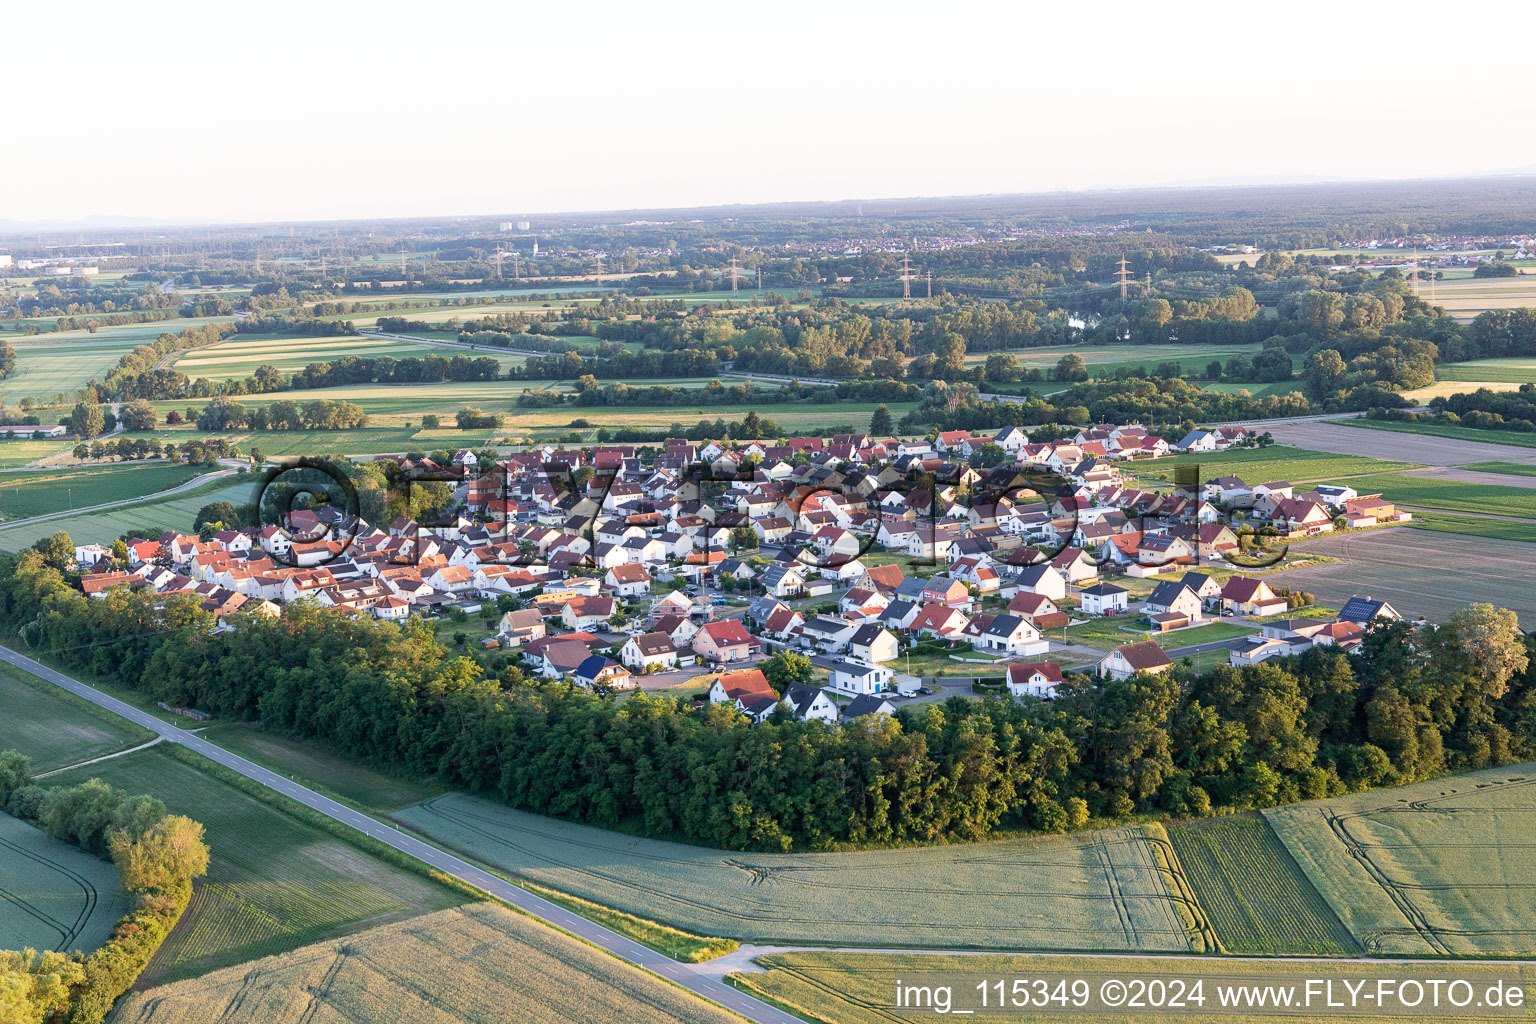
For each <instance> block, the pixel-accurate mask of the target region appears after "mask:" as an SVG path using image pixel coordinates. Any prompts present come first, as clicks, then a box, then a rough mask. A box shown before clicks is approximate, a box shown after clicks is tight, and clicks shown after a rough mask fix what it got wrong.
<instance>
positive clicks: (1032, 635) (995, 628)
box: [973, 615, 1051, 657]
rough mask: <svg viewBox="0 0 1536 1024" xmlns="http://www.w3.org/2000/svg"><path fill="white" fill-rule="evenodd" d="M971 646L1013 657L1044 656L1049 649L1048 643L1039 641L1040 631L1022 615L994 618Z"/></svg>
mask: <svg viewBox="0 0 1536 1024" xmlns="http://www.w3.org/2000/svg"><path fill="white" fill-rule="evenodd" d="M973 646H975V647H978V648H980V649H982V650H986V651H998V652H1000V653H1003V654H1007V655H1011V656H1015V657H1018V656H1023V657H1028V656H1029V655H1032V654H1044V653H1045V652H1046V651H1048V650H1050V649H1051V645H1050V643H1049V641H1046V640H1043V639H1041V637H1040V630H1038V629H1036V628H1035V625H1034V623H1032V622H1030V621H1029V620H1028V619H1026V618H1024V617H1023V616H1022V615H998V616H995V617H994V618H993V619H992V621H991V622H990V623H989V624H988V625H987V628H986V629H984V630H982V632H981V635H980V636H979V637H977V638H976V640H975V642H974V643H973Z"/></svg>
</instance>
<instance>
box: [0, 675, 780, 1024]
mask: <svg viewBox="0 0 1536 1024" xmlns="http://www.w3.org/2000/svg"><path fill="white" fill-rule="evenodd" d="M0 661H4V662H6V663H7V664H10V665H14V666H16V667H17V668H20V669H22V670H24V671H27V672H30V673H32V674H33V675H35V676H38V677H40V678H42V679H45V680H47V681H48V682H50V683H53V684H54V685H56V686H60V687H62V688H63V689H65V690H68V691H69V692H70V693H73V694H75V695H77V696H80V697H83V698H85V699H86V700H88V701H90V702H91V703H93V704H96V705H98V706H99V707H103V708H106V709H107V710H108V711H111V712H112V713H113V714H116V715H121V716H122V717H123V718H126V719H128V720H129V721H131V722H134V723H136V724H138V725H141V726H143V727H144V728H146V729H150V730H152V731H153V732H155V733H156V734H158V735H160V736H162V737H164V738H165V740H166V741H167V742H170V743H179V744H181V745H182V746H184V747H186V748H187V749H188V750H194V751H196V752H197V753H199V754H202V755H203V756H204V757H206V758H208V759H209V760H211V761H216V762H218V763H219V764H221V765H223V766H224V767H226V768H229V769H231V770H233V771H237V772H239V773H240V774H241V775H244V776H245V777H246V778H248V779H251V780H253V781H255V782H258V783H260V784H261V785H263V786H266V787H267V788H268V789H271V790H275V791H277V792H279V793H282V794H283V795H284V796H286V797H288V798H289V799H291V800H296V801H298V802H299V803H301V804H303V805H304V806H306V807H309V808H311V809H313V810H316V811H319V812H320V813H321V814H324V815H325V816H326V817H328V818H332V819H334V820H335V821H339V822H341V823H342V824H343V825H347V826H348V827H350V828H354V829H356V830H357V831H359V832H362V833H364V834H366V835H368V836H371V837H372V838H374V839H376V840H378V841H379V842H381V843H385V844H387V845H389V846H392V847H394V848H395V849H396V850H399V851H400V852H401V853H405V854H407V855H409V856H411V857H415V858H416V859H417V860H419V861H421V862H422V863H424V864H427V865H429V866H430V867H432V868H433V869H435V870H437V871H441V872H443V873H444V874H447V875H452V876H453V877H454V878H457V879H459V880H460V881H463V882H467V883H468V884H470V885H472V886H474V887H476V888H477V889H481V890H483V891H485V892H487V893H490V894H491V895H492V896H494V897H496V898H497V899H500V900H503V901H505V902H507V903H510V904H512V905H513V906H515V907H517V908H518V909H520V910H525V911H527V912H528V913H530V914H532V915H533V916H535V917H537V918H539V919H540V920H543V921H545V922H546V923H548V924H552V925H555V926H556V927H558V928H562V929H564V930H565V931H567V932H570V933H571V934H572V935H575V936H577V937H578V938H581V939H584V940H586V941H587V942H590V943H592V944H593V945H595V946H599V947H601V948H603V949H605V950H607V951H608V952H610V953H612V954H614V955H615V956H617V957H619V958H620V959H621V960H627V961H629V962H630V963H632V964H635V965H636V966H639V967H642V968H644V969H645V970H648V971H650V972H652V973H653V974H657V975H660V976H661V977H663V978H665V979H667V980H668V981H671V982H674V983H676V984H678V985H681V986H682V987H683V988H685V989H688V990H689V991H690V992H693V993H694V994H695V995H698V996H702V997H703V998H705V999H708V1000H709V1001H711V1002H714V1003H718V1004H720V1005H721V1006H723V1007H725V1008H727V1009H729V1010H732V1011H734V1012H736V1013H739V1014H741V1015H742V1016H743V1017H746V1018H747V1019H748V1020H753V1021H759V1022H761V1024H804V1022H803V1021H801V1020H800V1019H799V1018H798V1017H793V1016H791V1015H790V1014H787V1013H785V1012H784V1011H782V1010H779V1009H776V1008H775V1007H772V1006H769V1005H768V1004H767V1003H765V1002H762V1001H761V1000H758V999H754V998H752V997H751V996H749V995H747V994H746V993H744V992H739V991H737V990H736V989H734V988H731V987H730V986H729V985H727V984H725V982H724V981H723V980H722V979H723V977H724V973H725V972H724V970H723V969H722V968H720V967H718V966H715V967H712V966H710V965H709V964H707V963H706V964H685V963H680V962H678V961H676V960H673V959H672V958H671V957H669V956H665V955H663V954H661V953H657V952H656V951H655V950H652V949H647V948H646V947H645V946H642V945H640V943H638V942H635V941H634V940H633V939H628V938H625V937H624V936H622V935H620V934H619V933H617V932H614V931H610V930H609V929H607V928H604V927H602V926H601V925H598V924H594V923H593V922H591V921H588V920H587V919H586V918H584V917H580V916H578V915H576V914H573V913H571V912H570V911H569V910H566V909H565V908H564V907H561V906H558V905H556V904H554V903H551V902H549V901H548V900H545V899H541V898H539V897H538V896H535V895H534V894H533V893H531V892H528V891H527V890H526V889H521V888H519V887H517V886H515V885H513V884H512V883H510V882H507V881H505V880H503V879H500V878H497V877H496V876H495V875H492V874H489V873H487V872H485V871H482V870H481V869H480V868H477V867H475V866H474V865H473V864H470V863H468V862H467V861H463V860H460V859H459V858H458V857H455V856H453V855H452V854H450V853H447V852H445V851H443V850H440V849H438V848H437V847H435V846H431V845H429V844H427V843H424V842H422V841H421V840H419V839H416V838H414V837H413V836H409V835H407V834H406V833H404V832H401V831H400V830H398V829H395V828H391V827H390V826H388V825H385V824H382V823H380V822H378V821H375V820H374V819H373V818H370V817H368V816H367V815H366V814H362V813H360V812H358V811H354V810H353V809H352V808H350V807H347V806H346V805H344V804H339V803H337V802H336V801H334V800H331V799H329V798H327V797H323V796H321V795H320V794H319V793H316V792H314V791H313V790H311V789H307V788H305V787H303V786H301V785H299V784H298V783H296V782H294V781H292V780H291V779H286V778H284V777H283V776H281V775H278V774H277V773H276V772H272V771H268V770H267V769H265V768H263V767H261V766H260V765H258V764H253V763H252V762H250V761H247V760H246V759H245V758H243V757H239V756H237V755H235V754H231V753H230V752H229V751H227V750H225V749H224V748H223V747H220V746H216V745H214V744H212V743H209V742H208V741H207V740H205V739H203V738H201V737H200V736H197V735H196V734H194V733H191V732H188V731H187V730H185V729H181V728H178V727H177V726H174V725H170V724H168V723H166V722H162V721H161V720H160V719H158V718H156V717H155V716H154V715H151V714H149V713H147V712H144V711H140V710H139V709H138V708H135V707H133V706H132V705H130V704H125V703H123V702H122V701H120V700H118V699H117V698H115V697H111V696H108V695H107V694H105V693H102V692H101V691H100V690H97V689H95V688H94V687H90V686H87V685H85V684H84V683H82V682H80V681H79V680H77V679H72V678H70V677H69V676H66V675H64V674H63V673H62V672H56V671H54V670H53V669H51V668H49V667H48V666H47V665H44V664H42V663H40V662H37V661H34V660H32V659H31V658H28V657H27V656H26V655H24V654H20V653H18V652H16V651H13V650H11V649H10V648H8V647H0Z"/></svg>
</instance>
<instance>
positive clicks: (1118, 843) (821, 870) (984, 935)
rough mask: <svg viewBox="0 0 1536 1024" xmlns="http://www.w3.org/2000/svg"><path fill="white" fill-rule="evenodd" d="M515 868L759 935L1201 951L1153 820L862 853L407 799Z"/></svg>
mask: <svg viewBox="0 0 1536 1024" xmlns="http://www.w3.org/2000/svg"><path fill="white" fill-rule="evenodd" d="M393 817H394V819H395V820H397V821H399V822H401V823H402V824H404V825H406V826H408V827H410V828H412V829H414V830H416V831H418V832H420V833H422V834H423V835H425V836H427V837H429V838H430V839H432V840H433V841H437V842H441V843H444V844H446V845H448V846H450V847H453V848H455V849H458V850H461V851H464V852H465V853H467V854H469V855H471V856H473V857H476V858H478V859H480V860H483V861H485V862H486V863H488V864H490V865H491V866H493V867H495V868H496V869H498V870H500V871H502V872H504V873H506V874H507V875H509V876H511V877H514V878H523V879H527V880H529V881H532V882H535V883H537V884H539V885H544V886H548V887H549V888H552V889H556V890H558V891H561V892H566V893H571V894H573V895H576V896H580V897H582V898H583V899H588V900H592V901H594V902H597V903H601V904H603V905H605V906H610V907H615V908H617V909H619V910H622V911H625V912H626V913H630V914H635V915H637V916H639V917H643V918H647V919H650V920H655V921H661V922H664V923H667V924H671V925H674V926H676V927H679V928H683V929H685V930H688V931H691V932H695V933H697V934H701V935H720V936H726V937H729V938H735V939H741V940H744V941H751V942H758V943H775V942H777V943H817V944H822V943H836V944H858V945H873V946H903V945H919V946H943V947H953V948H966V947H975V948H997V947H1012V948H1030V949H1074V950H1088V949H1100V950H1147V951H1165V952H1166V951H1187V950H1189V949H1190V939H1189V936H1188V934H1187V933H1186V931H1185V928H1184V925H1183V924H1182V923H1181V918H1180V915H1179V907H1178V905H1177V904H1178V901H1179V899H1180V898H1179V897H1176V896H1174V895H1171V894H1170V893H1169V890H1168V888H1167V886H1166V885H1165V884H1164V881H1163V877H1162V875H1161V873H1160V869H1159V865H1158V862H1157V859H1156V857H1155V855H1154V848H1153V843H1152V842H1151V841H1150V840H1149V838H1148V836H1147V835H1146V834H1145V833H1144V832H1143V830H1142V829H1140V828H1135V827H1131V828H1120V829H1111V830H1108V831H1104V832H1097V833H1093V834H1088V835H1078V836H1070V837H1069V836H1061V837H1052V838H1031V839H1011V840H1002V841H998V842H991V843H980V844H976V845H961V846H949V847H935V848H926V849H910V850H875V851H866V852H858V853H803V854H768V853H725V852H721V851H718V850H707V849H702V848H699V847H693V846H683V845H680V844H676V843H667V842H661V841H658V840H654V839H642V838H637V837H634V836H627V835H622V834H619V833H615V832H607V831H604V830H601V829H596V828H591V827H589V826H585V825H577V824H573V823H570V822H563V821H557V820H555V819H553V818H544V817H539V816H537V815H533V814H526V813H523V812H521V811H514V810H512V809H510V808H507V807H503V806H501V805H498V804H494V803H490V802H488V801H485V800H478V799H475V798H473V797H468V796H463V795H459V794H451V795H448V796H443V797H437V798H435V799H432V800H428V801H426V802H424V803H421V804H418V805H416V806H414V807H410V808H407V809H406V810H404V811H399V812H396V813H395V814H394V815H393Z"/></svg>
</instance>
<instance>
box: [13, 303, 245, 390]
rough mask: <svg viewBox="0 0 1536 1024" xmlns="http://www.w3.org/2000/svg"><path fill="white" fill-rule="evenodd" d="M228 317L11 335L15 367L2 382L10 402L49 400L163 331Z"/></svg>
mask: <svg viewBox="0 0 1536 1024" xmlns="http://www.w3.org/2000/svg"><path fill="white" fill-rule="evenodd" d="M229 320H230V318H229V317H188V318H185V319H178V320H157V321H154V322H152V323H142V324H123V325H121V326H118V327H103V328H101V329H100V330H98V331H97V332H96V333H95V334H92V333H90V332H89V331H84V330H80V331H61V332H56V333H50V334H37V335H33V336H31V337H21V338H13V339H11V342H10V344H11V347H12V348H14V349H15V350H16V369H15V371H14V372H13V373H11V375H10V376H8V377H6V378H5V380H4V381H3V382H0V385H3V390H4V393H5V397H6V399H7V402H8V403H11V404H14V403H15V402H16V401H18V400H19V399H21V398H23V397H25V396H28V395H30V396H32V397H33V398H36V399H38V400H39V401H44V400H51V399H52V398H53V396H54V395H56V394H59V393H61V392H69V391H74V390H75V389H76V388H78V387H80V386H81V385H83V384H85V383H86V382H87V381H89V380H90V379H91V378H93V377H94V378H96V379H97V380H103V379H105V378H106V376H107V374H108V372H110V371H111V369H112V368H113V367H114V366H116V365H117V361H118V360H119V359H121V358H122V357H123V356H124V355H126V354H127V353H128V352H131V351H132V350H133V349H134V348H136V347H138V346H139V345H143V344H146V343H148V342H151V341H154V340H155V339H156V338H158V337H159V336H160V335H162V334H167V333H169V334H180V333H181V332H182V331H184V330H186V329H187V328H189V327H199V326H202V325H204V324H210V323H227V322H229Z"/></svg>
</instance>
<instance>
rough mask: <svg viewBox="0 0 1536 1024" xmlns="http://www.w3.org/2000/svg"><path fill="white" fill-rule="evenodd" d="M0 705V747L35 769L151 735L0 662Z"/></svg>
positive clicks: (66, 762) (131, 743) (87, 757)
mask: <svg viewBox="0 0 1536 1024" xmlns="http://www.w3.org/2000/svg"><path fill="white" fill-rule="evenodd" d="M0 708H4V709H5V713H4V715H3V716H0V750H19V751H21V752H22V753H23V754H25V755H27V757H29V758H31V760H32V771H33V772H34V773H36V772H46V771H52V770H53V769H55V768H63V767H65V766H66V765H72V764H79V763H80V762H81V761H88V760H90V759H91V758H95V757H101V756H103V755H105V754H111V753H114V752H116V751H119V750H126V749H128V748H130V747H135V746H138V745H139V744H140V743H144V742H146V741H147V740H149V739H150V738H151V736H152V734H151V733H150V732H149V730H148V729H142V728H140V727H139V726H136V725H134V724H132V723H131V722H129V721H127V720H126V719H122V718H119V717H117V716H116V715H113V714H110V713H108V712H105V711H102V710H101V709H99V708H97V707H96V706H95V705H94V704H90V703H87V702H86V701H84V700H79V699H78V698H75V697H72V696H71V695H69V694H68V693H66V692H65V691H64V690H61V689H59V688H58V687H57V686H54V685H53V684H52V683H45V682H43V681H42V680H40V679H37V677H35V676H32V675H30V674H28V673H24V672H22V671H21V670H20V669H16V668H12V667H11V666H10V665H4V664H0ZM0 948H4V947H3V944H0Z"/></svg>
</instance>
